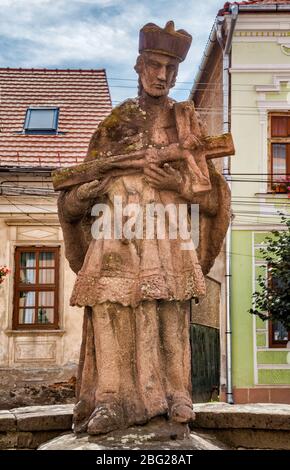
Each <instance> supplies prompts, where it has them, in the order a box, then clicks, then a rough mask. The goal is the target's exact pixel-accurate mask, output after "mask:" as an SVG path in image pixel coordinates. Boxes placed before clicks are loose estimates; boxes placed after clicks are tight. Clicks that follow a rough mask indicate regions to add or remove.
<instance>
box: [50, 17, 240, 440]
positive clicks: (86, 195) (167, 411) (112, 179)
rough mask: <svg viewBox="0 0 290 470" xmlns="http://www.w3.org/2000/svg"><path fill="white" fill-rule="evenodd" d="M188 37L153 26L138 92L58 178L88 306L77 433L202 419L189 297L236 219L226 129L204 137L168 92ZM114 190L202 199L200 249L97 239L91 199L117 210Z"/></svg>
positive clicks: (143, 197)
mask: <svg viewBox="0 0 290 470" xmlns="http://www.w3.org/2000/svg"><path fill="white" fill-rule="evenodd" d="M190 44H191V36H190V35H189V34H188V33H187V32H185V31H183V30H178V31H175V29H174V23H173V22H172V21H169V22H168V23H167V24H166V26H165V28H159V27H158V26H156V25H155V24H151V23H149V24H147V25H145V26H144V27H143V28H142V29H141V31H140V42H139V52H140V55H139V56H138V58H137V62H136V65H135V70H136V72H137V74H138V75H139V95H138V97H137V98H135V99H128V100H126V101H125V102H124V103H122V104H120V105H119V106H118V107H116V108H115V109H113V111H112V112H111V114H110V115H109V116H108V117H107V118H106V119H105V120H104V121H103V122H102V123H101V124H100V125H99V126H98V128H97V130H96V131H95V133H94V135H93V136H92V138H91V141H90V145H89V149H88V153H87V157H86V159H85V162H84V164H82V165H79V166H78V167H73V168H71V169H69V171H68V170H62V171H58V172H55V175H54V185H55V188H56V189H58V190H59V189H61V193H60V196H59V200H58V207H59V217H60V222H61V225H62V229H63V233H64V240H65V247H66V256H67V258H68V260H69V263H70V266H71V268H72V269H73V270H74V271H75V272H76V273H77V279H76V282H75V285H74V289H73V292H72V296H71V305H77V306H80V307H85V312H84V324H83V339H82V346H81V354H80V364H79V374H78V382H77V404H76V406H75V409H74V430H75V432H77V433H79V432H87V433H88V434H102V433H107V432H110V431H113V430H115V429H123V428H127V427H129V426H131V425H137V424H142V425H143V424H146V423H147V422H149V421H150V420H152V418H154V417H157V416H164V417H165V419H166V420H171V421H174V422H178V423H188V422H190V421H191V420H193V419H194V416H193V412H192V400H191V378H190V376H191V374H190V369H191V358H190V341H189V307H190V301H191V299H195V300H196V302H197V301H198V299H199V298H201V297H202V296H204V295H205V281H204V275H205V274H207V273H208V271H209V269H210V268H211V266H212V265H213V263H214V260H215V258H216V256H217V255H218V253H219V251H220V249H221V246H222V243H223V239H224V236H225V233H226V230H227V226H228V223H229V217H230V195H229V190H228V187H227V184H226V182H225V181H224V179H223V177H222V176H221V175H220V173H218V171H217V170H216V169H215V167H214V165H213V163H212V162H211V161H210V159H211V158H216V157H221V156H224V155H231V154H233V152H234V151H233V146H232V141H231V137H230V136H229V135H227V134H225V135H223V136H218V137H208V136H207V134H206V130H205V128H204V126H203V124H202V122H201V119H200V117H199V115H198V114H197V112H196V111H195V108H194V104H193V103H192V102H187V101H186V102H182V103H177V102H175V101H174V100H173V99H170V98H169V97H168V93H169V90H170V88H172V87H173V86H174V84H175V80H176V76H177V72H178V66H179V63H180V62H181V61H183V60H184V59H185V57H186V54H187V52H188V49H189V47H190ZM116 197H118V198H119V199H120V198H122V201H123V204H127V205H128V204H135V205H136V204H137V205H139V207H141V209H143V208H144V209H145V207H146V206H147V205H150V204H152V203H159V204H162V205H164V206H166V205H167V204H173V205H175V206H176V207H177V206H178V205H179V204H187V205H188V206H189V205H190V204H199V208H200V243H199V247H198V249H197V250H196V249H194V248H193V249H190V250H184V249H183V248H182V243H183V242H184V240H183V239H181V237H180V235H178V236H177V237H176V238H174V239H172V238H170V237H169V236H168V235H166V236H165V237H164V238H163V239H158V237H157V236H155V237H153V238H152V237H151V238H149V239H148V238H146V236H144V237H132V238H131V239H127V238H126V237H124V236H123V235H121V236H118V237H112V238H108V239H106V238H104V237H98V238H97V239H96V238H94V237H92V233H91V227H92V224H93V221H94V220H95V219H94V218H93V217H92V215H91V209H92V207H93V206H94V205H95V204H96V203H97V202H99V203H102V204H106V205H107V206H108V207H109V208H110V209H111V213H112V214H113V218H114V207H113V206H114V201H115V200H116ZM127 215H128V214H127ZM189 222H190V221H189ZM166 224H167V228H168V227H169V225H170V221H168V218H166ZM145 225H146V222H145V223H144V224H143V232H142V233H143V234H144V231H145V229H146V227H145Z"/></svg>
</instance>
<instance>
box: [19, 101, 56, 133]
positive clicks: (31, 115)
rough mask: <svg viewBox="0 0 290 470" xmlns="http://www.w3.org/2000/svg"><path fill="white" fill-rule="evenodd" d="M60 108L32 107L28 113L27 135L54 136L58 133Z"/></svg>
mask: <svg viewBox="0 0 290 470" xmlns="http://www.w3.org/2000/svg"><path fill="white" fill-rule="evenodd" d="M58 113H59V108H50V107H49V108H48V107H37V108H36V107H31V108H28V110H27V112H26V117H25V122H24V131H25V133H26V134H53V133H56V132H57V125H58Z"/></svg>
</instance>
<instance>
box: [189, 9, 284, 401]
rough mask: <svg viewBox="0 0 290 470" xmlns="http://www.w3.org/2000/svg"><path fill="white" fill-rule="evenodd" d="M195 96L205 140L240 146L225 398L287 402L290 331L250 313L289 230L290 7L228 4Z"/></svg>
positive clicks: (232, 176) (224, 326)
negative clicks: (285, 221) (273, 248)
mask: <svg viewBox="0 0 290 470" xmlns="http://www.w3.org/2000/svg"><path fill="white" fill-rule="evenodd" d="M191 98H192V99H193V100H194V102H195V105H196V108H197V110H198V111H199V112H200V113H201V114H202V116H203V118H204V119H205V121H206V122H207V125H208V129H209V133H210V134H216V133H221V132H227V131H231V133H232V135H233V139H234V143H235V149H236V154H235V156H233V157H232V158H230V159H229V160H226V161H225V162H224V165H223V168H222V167H220V170H221V171H223V173H224V174H225V176H226V177H227V179H228V181H229V184H230V185H231V190H232V210H233V218H232V224H231V227H230V229H229V233H228V237H227V241H226V244H225V252H226V259H225V265H226V279H227V281H226V294H225V308H224V309H223V308H221V312H223V311H225V313H224V314H222V315H221V319H220V338H221V340H220V345H221V348H220V354H221V376H220V377H221V380H220V391H221V394H220V396H221V399H223V400H227V401H228V402H235V403H255V402H260V403H261V402H263V403H267V402H272V403H290V342H288V340H290V332H287V331H285V329H284V328H283V327H282V325H281V324H279V323H275V324H272V323H271V322H263V321H262V320H260V319H258V318H256V317H255V316H252V315H250V314H249V313H248V311H249V309H250V308H251V305H252V294H253V292H254V291H255V290H256V287H257V286H256V283H257V276H258V275H259V274H260V273H264V275H265V276H266V275H267V266H266V264H265V261H264V260H263V258H262V257H261V253H260V248H261V246H262V243H263V241H264V239H265V237H266V236H267V235H268V234H269V232H270V231H271V230H273V229H278V230H283V226H282V225H281V222H280V217H279V215H278V213H279V212H284V213H286V211H287V209H288V210H289V199H288V198H289V194H287V186H289V174H290V1H289V0H287V1H286V0H284V1H283V0H280V1H274V0H273V1H269V0H268V1H267V0H261V1H251V2H240V3H237V2H235V3H232V4H226V5H225V7H224V9H222V10H220V11H219V12H218V15H217V18H216V22H215V24H214V26H213V29H212V32H211V35H210V39H209V42H208V44H207V47H206V50H205V54H204V57H203V60H202V63H201V65H200V69H199V72H198V74H197V76H196V79H195V83H194V86H193V89H192V92H191ZM287 174H288V182H287ZM287 183H288V184H287ZM223 352H224V355H223ZM224 356H225V357H224Z"/></svg>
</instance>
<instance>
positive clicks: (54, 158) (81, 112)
mask: <svg viewBox="0 0 290 470" xmlns="http://www.w3.org/2000/svg"><path fill="white" fill-rule="evenodd" d="M0 90H1V96H0V166H6V165H9V166H10V165H17V166H49V167H56V166H66V165H72V164H74V163H77V162H80V161H82V160H83V158H84V157H85V155H86V151H87V147H88V144H89V140H90V137H91V135H92V133H93V132H94V130H95V129H96V127H97V125H98V123H99V122H100V121H101V120H102V119H104V118H105V117H106V116H107V115H108V114H109V112H110V111H111V108H112V104H111V98H110V93H109V88H108V83H107V78H106V72H105V70H59V69H57V70H49V69H10V68H5V69H3V68H0ZM29 106H56V107H59V108H60V110H59V122H58V132H59V134H57V135H31V134H30V135H25V134H23V133H22V131H23V125H24V120H25V116H26V110H27V108H28V107H29Z"/></svg>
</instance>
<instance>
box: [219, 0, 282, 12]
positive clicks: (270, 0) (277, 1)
mask: <svg viewBox="0 0 290 470" xmlns="http://www.w3.org/2000/svg"><path fill="white" fill-rule="evenodd" d="M255 4H257V5H258V4H260V5H271V4H272V5H287V4H288V5H289V6H290V0H248V1H244V2H226V3H225V4H224V7H223V9H222V10H220V11H219V15H223V14H227V12H228V11H229V7H230V6H231V5H255Z"/></svg>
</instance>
